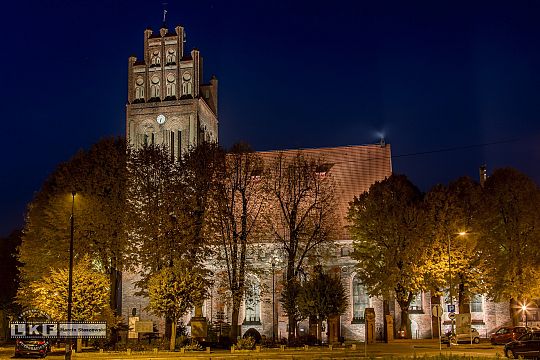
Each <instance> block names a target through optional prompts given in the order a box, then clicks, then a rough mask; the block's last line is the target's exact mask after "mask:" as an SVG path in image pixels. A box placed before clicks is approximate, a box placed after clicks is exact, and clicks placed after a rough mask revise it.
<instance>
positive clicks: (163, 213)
mask: <svg viewBox="0 0 540 360" xmlns="http://www.w3.org/2000/svg"><path fill="white" fill-rule="evenodd" d="M128 173H129V176H128V186H127V194H128V196H127V203H128V206H127V213H128V216H127V217H126V222H127V228H128V229H129V234H130V244H131V250H132V251H131V253H130V262H131V263H132V264H133V265H135V266H136V269H137V271H138V272H139V274H140V275H141V280H140V281H139V282H137V283H136V285H137V287H138V288H139V289H140V290H141V291H140V293H139V295H146V287H147V282H148V279H149V277H150V276H152V275H153V274H155V273H156V272H158V271H160V270H161V269H163V268H165V267H172V266H173V265H174V262H175V261H181V260H182V259H183V258H184V257H185V256H186V253H187V251H188V250H187V249H188V248H189V247H190V246H191V245H192V236H191V234H190V233H189V222H188V218H187V215H188V211H189V209H188V208H187V201H186V198H187V197H186V193H187V190H186V185H185V182H184V181H183V179H182V165H181V163H180V162H176V161H175V160H174V159H171V156H170V153H169V151H168V150H167V149H166V148H165V147H161V146H153V145H150V146H144V147H142V148H140V149H136V150H132V151H131V154H130V157H129V159H128Z"/></svg>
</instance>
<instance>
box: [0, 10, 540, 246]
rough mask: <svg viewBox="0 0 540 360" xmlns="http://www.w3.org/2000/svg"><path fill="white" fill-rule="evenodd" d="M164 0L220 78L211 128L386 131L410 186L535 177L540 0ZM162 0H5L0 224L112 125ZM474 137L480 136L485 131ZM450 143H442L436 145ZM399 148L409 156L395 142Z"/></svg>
mask: <svg viewBox="0 0 540 360" xmlns="http://www.w3.org/2000/svg"><path fill="white" fill-rule="evenodd" d="M290 2H291V3H292V4H290V3H289V1H275V2H274V1H272V2H270V1H268V2H263V1H257V0H253V1H250V2H230V1H223V2H210V1H205V0H203V1H174V0H168V5H167V9H168V15H167V23H168V25H169V27H170V29H171V30H172V28H173V27H174V26H175V25H177V24H179V25H182V26H184V27H185V29H186V32H187V48H188V49H191V48H194V47H196V48H198V49H199V50H200V51H201V54H202V56H203V58H204V73H205V80H208V79H209V78H210V76H211V75H212V74H216V76H217V77H218V79H219V107H220V108H219V120H220V142H221V144H222V145H224V146H225V147H228V146H230V145H232V144H233V143H234V142H236V141H238V140H244V141H247V142H249V143H251V144H252V145H253V147H254V148H255V149H256V150H270V149H290V148H300V147H322V146H339V145H357V144H366V143H375V142H377V141H378V140H379V138H380V136H381V135H383V136H384V137H385V138H386V141H387V142H389V143H390V144H391V145H392V151H393V155H394V156H395V158H394V160H393V167H394V171H395V172H398V173H404V174H406V175H407V176H409V178H411V180H412V181H413V182H414V183H415V184H417V185H418V186H419V187H420V188H421V189H422V190H424V191H427V190H429V188H430V187H431V186H433V185H434V184H436V183H439V182H442V183H447V182H448V181H450V180H452V179H455V178H457V177H459V176H461V175H469V176H472V177H474V178H477V177H478V166H479V165H481V164H484V163H485V164H487V166H488V172H489V173H491V172H492V171H493V169H495V168H497V167H502V166H513V167H516V168H518V169H519V170H521V171H523V172H525V173H526V174H528V175H529V176H531V177H532V178H533V179H534V180H535V181H536V182H537V183H540V169H539V168H538V164H539V160H540V145H539V144H540V142H539V140H540V121H538V120H537V118H538V114H539V110H540V109H539V104H540V102H539V95H540V86H539V85H540V70H539V69H540V21H539V20H538V19H539V16H540V2H538V1H529V2H527V1H504V2H503V1H501V2H497V1H489V2H488V1H486V2H481V1H466V2H458V1H425V2H417V1H395V2H394V1H350V2H344V1H320V2H318V1H290ZM162 9H163V5H162V2H161V1H141V0H133V1H122V2H120V1H104V0H94V1H76V0H75V1H57V0H56V1H39V0H27V1H11V2H9V4H3V9H2V16H1V20H2V30H3V46H2V56H1V57H0V62H1V66H2V71H1V76H2V80H1V86H0V95H1V96H0V98H1V99H2V105H3V106H2V107H3V109H2V112H1V115H2V141H1V142H0V154H1V157H2V158H1V173H2V175H1V177H0V204H1V205H0V219H1V220H0V236H4V235H7V234H8V233H9V232H10V231H11V230H13V229H15V228H16V227H17V226H21V225H22V223H23V215H24V212H25V208H26V204H27V203H28V202H29V201H30V200H31V199H32V196H33V194H34V193H35V192H36V191H38V190H39V188H40V186H41V183H42V182H43V180H44V179H45V178H46V177H47V175H48V174H49V173H50V172H51V171H53V169H54V168H55V166H56V165H57V164H58V163H59V162H62V161H66V160H68V159H69V158H70V157H71V156H72V155H73V154H74V153H75V152H76V151H77V150H78V149H81V148H88V147H89V146H90V145H92V144H93V143H95V142H96V141H98V140H99V139H100V138H102V137H105V136H111V135H123V134H124V126H125V112H124V111H125V102H126V97H127V96H126V91H127V90H126V89H127V84H126V79H127V65H128V57H129V55H131V54H135V55H136V56H138V57H139V58H141V57H142V50H143V32H144V29H145V28H146V27H151V28H153V29H154V30H155V31H157V30H158V29H159V27H160V26H161V21H162ZM482 144H484V145H482ZM443 149H453V150H452V151H440V150H443ZM403 155H406V156H403Z"/></svg>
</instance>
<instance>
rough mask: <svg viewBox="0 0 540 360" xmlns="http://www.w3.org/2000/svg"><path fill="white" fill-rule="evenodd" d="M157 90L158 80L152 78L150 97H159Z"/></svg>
mask: <svg viewBox="0 0 540 360" xmlns="http://www.w3.org/2000/svg"><path fill="white" fill-rule="evenodd" d="M159 89H160V88H159V78H158V77H157V76H154V77H153V78H152V85H151V86H150V97H151V98H159V97H160V96H161V94H160V91H159Z"/></svg>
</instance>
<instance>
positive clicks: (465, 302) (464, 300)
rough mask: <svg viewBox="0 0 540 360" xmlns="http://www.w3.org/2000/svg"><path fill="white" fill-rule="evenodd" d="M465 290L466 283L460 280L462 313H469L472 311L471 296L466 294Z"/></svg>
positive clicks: (459, 289)
mask: <svg viewBox="0 0 540 360" xmlns="http://www.w3.org/2000/svg"><path fill="white" fill-rule="evenodd" d="M465 291H466V289H465V284H463V282H460V283H459V288H458V304H459V313H460V314H469V313H470V312H471V307H470V297H469V296H467V295H465Z"/></svg>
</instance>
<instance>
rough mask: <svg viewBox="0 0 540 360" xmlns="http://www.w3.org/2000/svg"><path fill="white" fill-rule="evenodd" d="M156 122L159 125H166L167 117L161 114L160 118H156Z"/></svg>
mask: <svg viewBox="0 0 540 360" xmlns="http://www.w3.org/2000/svg"><path fill="white" fill-rule="evenodd" d="M156 121H157V123H158V124H160V125H161V124H164V123H165V115H163V114H159V115H158V117H157V118H156Z"/></svg>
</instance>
